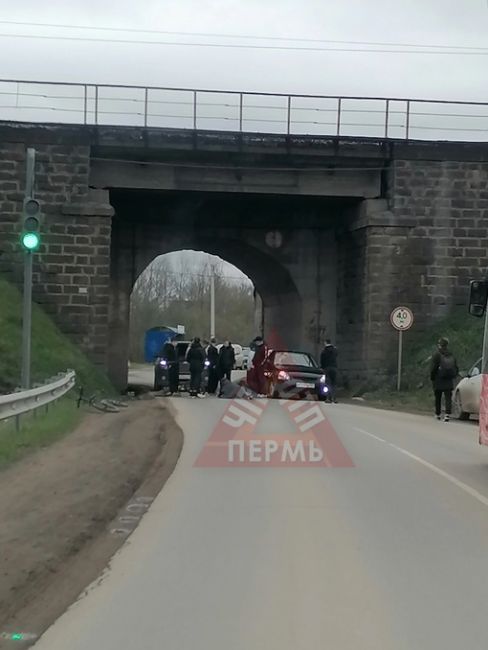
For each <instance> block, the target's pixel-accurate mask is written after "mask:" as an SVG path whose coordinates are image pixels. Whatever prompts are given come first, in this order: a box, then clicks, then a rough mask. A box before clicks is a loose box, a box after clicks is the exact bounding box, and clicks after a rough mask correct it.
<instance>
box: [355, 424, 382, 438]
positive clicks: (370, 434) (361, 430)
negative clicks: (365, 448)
mask: <svg viewBox="0 0 488 650" xmlns="http://www.w3.org/2000/svg"><path fill="white" fill-rule="evenodd" d="M354 429H355V431H359V433H364V434H365V435H367V436H371V438H374V439H375V440H379V441H380V442H386V440H385V439H384V438H380V437H379V436H375V435H374V433H370V432H369V431H365V430H364V429H358V427H354Z"/></svg>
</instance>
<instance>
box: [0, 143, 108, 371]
mask: <svg viewBox="0 0 488 650" xmlns="http://www.w3.org/2000/svg"><path fill="white" fill-rule="evenodd" d="M30 146H34V147H35V149H36V182H35V196H36V198H37V199H38V200H39V201H40V202H41V206H42V215H43V216H42V226H41V237H42V240H41V246H40V248H39V251H38V252H37V253H36V254H35V257H34V273H33V281H34V288H33V295H34V300H35V301H36V302H38V303H39V304H42V305H43V307H44V309H45V311H46V312H47V313H49V314H51V315H52V317H53V318H54V320H55V322H57V324H58V325H59V327H60V328H61V330H62V331H63V332H64V333H65V334H67V335H68V336H69V337H70V338H71V339H72V340H73V341H74V342H75V343H76V344H78V345H80V347H81V348H82V349H84V350H85V351H86V352H87V353H88V354H89V356H90V357H91V358H92V360H94V361H95V362H96V363H98V364H100V365H105V354H106V341H107V314H108V295H109V263H110V231H111V226H110V223H111V219H110V216H111V209H110V208H109V206H106V205H105V206H104V205H99V202H98V203H97V202H93V201H92V197H91V196H90V193H89V188H88V173H89V155H90V151H89V147H88V146H80V145H70V146H64V145H46V144H36V143H31V144H30ZM25 158H26V146H25V145H24V144H19V143H4V144H2V146H1V147H0V272H2V273H3V274H5V275H6V276H7V277H8V278H9V279H10V280H11V281H14V282H15V283H17V284H18V285H19V286H20V285H21V282H22V269H23V264H22V262H23V251H22V249H21V246H20V241H19V238H20V233H21V228H22V205H23V198H24V185H25Z"/></svg>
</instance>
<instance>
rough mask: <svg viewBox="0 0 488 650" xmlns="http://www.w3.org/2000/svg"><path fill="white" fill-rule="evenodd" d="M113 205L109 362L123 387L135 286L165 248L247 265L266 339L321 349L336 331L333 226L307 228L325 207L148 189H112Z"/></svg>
mask: <svg viewBox="0 0 488 650" xmlns="http://www.w3.org/2000/svg"><path fill="white" fill-rule="evenodd" d="M110 202H111V204H112V206H113V207H114V210H115V216H114V217H113V221H112V248H111V285H112V288H111V310H110V333H111V334H110V341H109V364H108V365H109V372H110V376H111V378H112V380H113V381H114V383H115V384H116V385H117V386H124V384H125V382H126V380H127V350H128V340H129V311H130V295H131V292H132V289H133V286H134V283H135V281H136V279H137V278H138V277H139V275H140V274H141V273H142V272H143V271H144V269H146V268H147V266H148V265H149V264H150V263H151V262H152V261H153V260H154V259H155V258H156V257H158V256H159V255H162V254H165V253H170V252H175V251H180V250H185V249H191V250H198V251H203V252H206V253H209V254H212V255H216V256H218V257H220V258H221V259H223V260H225V261H227V262H229V263H231V264H233V265H234V266H236V267H237V268H238V269H240V270H241V271H242V272H243V273H244V274H245V275H247V276H248V277H249V278H250V279H251V281H252V282H253V284H254V286H255V289H256V292H257V293H258V294H259V296H260V298H261V301H262V312H263V313H262V325H263V331H262V333H263V334H264V336H269V335H270V333H271V332H272V333H273V334H274V335H275V336H277V337H278V338H279V339H280V340H282V341H283V344H284V345H287V346H290V347H294V348H300V349H306V350H309V351H311V352H314V353H317V352H318V349H319V347H320V345H321V342H322V340H323V337H324V335H325V332H326V331H327V332H328V333H329V334H330V335H331V336H334V335H335V327H336V257H337V255H336V241H335V234H334V229H333V224H332V223H329V220H324V223H323V226H322V227H321V228H317V227H316V228H315V229H313V230H311V229H310V228H303V227H300V226H301V225H302V223H303V221H304V220H306V219H307V218H308V219H310V218H312V217H314V211H316V209H317V206H313V202H308V201H306V200H305V199H304V198H302V197H300V199H298V201H297V202H296V204H295V205H294V204H293V201H290V200H285V199H284V197H276V196H274V197H266V196H264V197H262V196H261V197H245V198H243V197H242V196H239V195H237V196H235V195H234V196H231V197H229V196H218V195H217V196H216V195H212V194H210V195H209V194H207V195H205V194H203V193H188V192H185V193H175V192H153V191H147V190H141V191H111V193H110ZM307 203H308V204H309V205H307ZM297 210H298V211H299V213H300V220H297ZM277 216H279V217H280V227H279V228H277ZM315 218H316V215H315ZM286 221H288V225H287V227H286V228H284V227H283V224H284V222H286Z"/></svg>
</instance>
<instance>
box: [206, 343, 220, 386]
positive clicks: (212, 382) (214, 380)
mask: <svg viewBox="0 0 488 650" xmlns="http://www.w3.org/2000/svg"><path fill="white" fill-rule="evenodd" d="M216 343H217V341H216V339H215V337H212V338H211V339H210V344H209V346H208V347H207V361H208V363H209V366H208V383H207V393H209V394H210V395H215V391H216V390H217V385H218V383H219V373H218V369H217V366H218V363H219V351H218V350H217V345H216Z"/></svg>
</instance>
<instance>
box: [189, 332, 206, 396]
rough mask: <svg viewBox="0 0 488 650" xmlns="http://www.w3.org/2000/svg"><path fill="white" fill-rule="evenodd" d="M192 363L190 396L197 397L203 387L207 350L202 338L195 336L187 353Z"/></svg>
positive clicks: (190, 363)
mask: <svg viewBox="0 0 488 650" xmlns="http://www.w3.org/2000/svg"><path fill="white" fill-rule="evenodd" d="M186 360H187V361H188V363H189V365H190V397H197V396H198V395H199V394H200V391H201V387H202V373H203V369H204V367H205V350H204V349H203V347H202V344H201V343H200V339H199V338H198V336H197V337H195V338H194V339H193V341H192V343H191V345H190V347H189V348H188V351H187V353H186Z"/></svg>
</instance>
